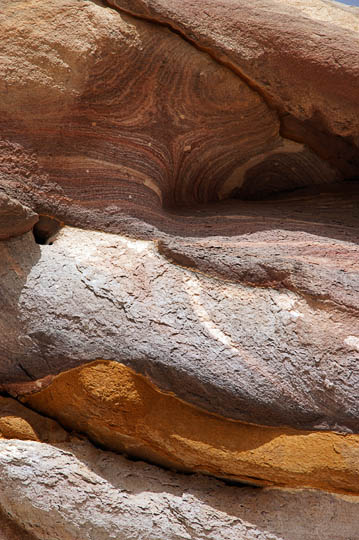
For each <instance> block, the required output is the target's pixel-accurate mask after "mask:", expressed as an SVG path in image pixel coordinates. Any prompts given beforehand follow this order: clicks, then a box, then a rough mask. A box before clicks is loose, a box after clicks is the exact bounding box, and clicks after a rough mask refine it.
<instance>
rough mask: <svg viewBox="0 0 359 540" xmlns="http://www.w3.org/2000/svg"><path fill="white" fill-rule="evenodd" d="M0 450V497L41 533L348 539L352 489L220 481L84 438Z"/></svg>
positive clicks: (77, 538)
mask: <svg viewBox="0 0 359 540" xmlns="http://www.w3.org/2000/svg"><path fill="white" fill-rule="evenodd" d="M0 449H1V451H0V471H1V474H0V486H1V490H0V505H1V506H2V507H4V506H5V507H6V508H7V509H8V512H9V513H10V514H11V515H12V516H13V518H15V519H16V520H18V521H19V522H21V523H22V524H23V525H24V527H25V528H26V530H27V531H31V532H33V533H34V534H35V535H36V537H37V538H39V539H40V540H48V539H49V538H51V539H54V540H55V539H56V540H57V539H58V540H70V539H71V540H95V539H96V540H107V539H111V538H116V539H117V540H122V539H124V540H125V539H126V540H127V539H129V538H136V539H137V540H157V539H158V538H166V540H183V539H186V540H199V539H203V538H206V539H211V540H222V539H223V540H224V539H225V540H232V539H233V540H234V539H235V540H249V539H259V540H302V539H303V538H305V539H306V540H321V539H322V538H331V539H333V540H347V539H348V538H355V536H356V531H357V528H358V525H359V523H358V503H357V499H356V498H355V497H343V498H342V497H339V496H334V495H330V494H324V493H320V492H317V491H296V492H290V491H289V492H286V491H282V490H272V489H270V490H256V489H253V488H233V487H226V486H224V485H223V484H221V483H220V482H218V481H215V480H213V479H211V480H210V479H208V478H205V477H198V476H182V475H176V474H173V473H169V472H165V471H161V470H159V469H157V468H155V467H153V466H150V465H145V464H143V463H133V462H129V461H127V460H126V459H124V458H123V457H121V456H116V455H114V454H111V453H108V452H103V451H99V450H96V449H94V448H91V447H90V446H89V445H88V444H85V443H72V444H62V445H60V446H58V447H54V446H49V445H46V444H39V443H36V442H25V441H19V442H15V441H0ZM4 488H6V489H4ZM333 518H334V519H333Z"/></svg>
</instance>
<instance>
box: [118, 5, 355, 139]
mask: <svg viewBox="0 0 359 540" xmlns="http://www.w3.org/2000/svg"><path fill="white" fill-rule="evenodd" d="M108 3H109V4H111V5H113V6H116V7H118V8H119V10H120V11H122V10H124V11H127V12H129V13H131V14H133V15H136V16H139V17H141V18H144V19H147V20H151V21H153V22H158V23H161V24H164V23H165V24H169V25H170V27H171V28H174V29H176V30H178V31H180V32H181V34H183V36H185V37H186V38H187V39H188V40H190V41H191V42H192V43H194V44H195V45H196V46H198V47H199V48H201V49H204V50H206V51H209V52H210V54H212V55H213V56H214V57H215V58H216V59H218V60H219V61H221V62H223V63H225V64H229V65H230V67H231V68H232V69H233V70H235V71H236V72H237V73H238V74H239V75H240V76H242V77H243V78H245V79H246V80H247V81H248V82H249V83H250V84H253V85H254V86H255V87H256V89H258V90H259V91H260V92H261V93H262V95H263V96H264V97H265V98H266V99H267V100H269V101H270V102H273V103H274V104H275V105H276V106H277V107H279V108H280V109H281V110H282V111H283V112H285V113H289V114H292V115H293V116H295V117H296V118H299V119H301V120H312V121H313V122H314V125H317V126H318V127H320V128H322V129H323V131H326V130H327V129H329V131H330V132H333V133H336V134H339V135H343V136H350V137H353V139H356V138H357V137H358V135H359V131H358V130H359V127H358V119H357V111H358V103H357V95H358V91H359V87H358V77H357V73H358V69H359V60H358V58H359V48H358V47H359V45H358V30H359V17H358V15H357V13H355V12H352V11H349V10H343V9H338V7H337V6H336V5H333V4H332V3H329V2H323V1H322V0H310V1H309V2H301V1H300V0H289V1H287V0H285V1H283V0H274V1H273V0H260V1H259V2H258V1H257V2H255V3H253V2H252V3H248V2H246V1H245V0H224V1H223V2H220V3H213V2H211V0H204V1H203V2H201V4H197V3H194V2H192V1H191V0H184V1H182V0H108ZM324 81H325V88H323V84H324ZM356 141H357V142H358V140H357V139H356Z"/></svg>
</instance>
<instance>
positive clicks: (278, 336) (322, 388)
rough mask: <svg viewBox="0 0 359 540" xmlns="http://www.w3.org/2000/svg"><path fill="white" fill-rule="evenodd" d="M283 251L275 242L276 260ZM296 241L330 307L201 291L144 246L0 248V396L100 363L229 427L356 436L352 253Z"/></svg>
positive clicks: (93, 237) (21, 243)
mask: <svg viewBox="0 0 359 540" xmlns="http://www.w3.org/2000/svg"><path fill="white" fill-rule="evenodd" d="M349 232H350V229H349ZM280 234H281V237H282V238H284V239H285V238H286V235H285V234H284V233H280ZM278 235H279V233H278ZM253 236H254V238H251V237H250V236H249V237H246V240H245V241H247V242H249V245H250V246H251V245H253V248H252V249H257V246H258V240H259V239H260V236H259V235H253ZM264 239H265V241H268V236H267V234H266V235H265V236H264ZM237 240H238V239H237ZM294 240H295V237H294V239H293V236H291V235H290V234H288V235H287V238H286V241H285V240H284V242H283V246H282V249H283V252H285V253H286V252H287V242H293V241H294ZM308 240H309V244H308ZM208 241H209V240H208ZM251 242H252V243H251ZM298 242H299V248H300V249H299V250H298V261H299V262H300V263H301V264H303V268H304V269H305V270H306V271H307V272H308V273H309V275H310V273H312V274H313V275H314V276H317V277H316V279H317V280H318V281H319V276H320V275H321V276H322V279H323V281H324V280H326V273H325V272H327V274H329V276H331V278H332V280H333V281H337V283H336V287H335V288H334V289H333V293H331V294H332V298H333V300H332V302H330V299H331V297H329V300H327V299H326V298H325V285H324V286H322V287H321V288H319V286H318V289H319V290H318V293H317V296H318V299H319V301H315V302H314V301H313V300H312V298H311V297H310V296H309V297H307V296H306V295H301V294H298V293H297V292H292V291H290V290H287V289H286V288H282V287H279V288H278V289H276V288H274V287H268V286H264V287H254V286H249V285H248V284H247V283H245V284H243V283H241V282H239V283H238V282H237V283H236V282H235V281H227V280H222V279H213V278H211V277H208V276H206V275H203V274H201V273H194V272H192V271H190V270H188V269H185V268H182V267H181V266H179V265H176V264H172V263H171V262H170V261H169V260H167V259H166V258H164V257H163V256H161V255H160V254H159V252H158V250H157V249H156V244H155V243H153V242H148V241H146V242H145V241H133V240H129V239H126V238H124V237H120V236H116V235H110V234H103V233H96V232H86V231H80V230H76V229H71V228H67V229H66V228H65V229H63V231H62V233H60V235H59V237H58V239H57V240H56V241H55V242H54V244H53V245H52V246H42V247H40V246H38V245H36V244H35V243H34V241H33V239H32V238H31V236H30V235H29V236H28V237H27V238H25V237H21V238H19V239H14V240H12V241H5V242H3V243H2V244H1V246H0V247H1V249H2V250H3V253H4V255H3V256H2V260H4V261H5V264H3V265H2V270H3V272H4V274H3V276H4V277H3V278H2V280H1V286H2V288H3V289H4V292H2V293H1V295H0V298H1V301H2V305H3V308H2V313H8V315H7V316H6V317H2V319H1V321H2V324H3V325H4V327H5V329H6V330H7V334H5V333H4V335H5V336H6V338H5V340H4V342H2V343H1V350H2V354H1V359H2V361H1V381H2V383H3V384H2V387H3V389H6V388H7V389H9V388H10V386H9V385H11V383H13V384H15V386H16V384H18V383H22V382H23V383H26V382H27V383H28V385H27V386H28V388H29V390H31V389H33V390H35V391H37V390H39V387H40V386H41V384H45V385H46V384H47V382H46V379H45V381H43V382H42V383H40V382H38V383H36V384H35V385H34V383H31V382H30V381H31V380H36V379H40V378H43V377H46V376H48V375H51V374H56V373H59V372H61V371H64V370H68V369H71V368H73V367H75V366H77V365H80V364H83V363H86V362H90V361H92V360H96V359H99V358H100V359H104V360H114V361H117V362H121V363H123V364H125V365H127V366H129V367H132V368H133V369H134V370H135V371H137V372H139V373H143V374H145V375H148V376H149V377H150V378H151V379H152V380H153V381H154V382H155V384H156V385H157V386H158V387H159V388H161V389H163V390H170V391H172V392H174V393H175V394H176V395H177V396H179V397H181V398H182V399H184V400H186V401H188V402H189V403H193V404H196V405H199V406H200V407H202V408H203V409H206V410H209V411H213V412H216V413H219V414H221V415H222V416H226V417H229V418H234V419H239V420H245V421H250V422H254V423H259V424H264V423H265V424H269V425H287V426H288V425H289V426H292V427H296V428H303V427H305V428H314V429H334V430H343V431H351V430H354V431H358V418H359V411H358V394H357V388H358V386H357V383H356V373H357V371H356V369H357V361H358V355H359V350H358V336H359V326H358V317H357V308H356V306H353V305H352V303H351V302H350V300H349V299H348V295H347V293H346V289H345V286H346V285H347V286H348V287H349V288H350V289H351V290H352V291H353V294H355V290H357V289H358V285H357V283H358V281H356V280H358V278H357V274H355V268H356V267H355V264H356V263H355V261H354V259H355V253H356V251H355V250H356V247H355V245H354V244H350V243H348V244H345V243H344V244H342V243H341V242H340V241H336V243H334V239H332V241H331V242H332V243H330V242H324V241H323V242H320V241H318V242H316V243H315V242H314V238H313V237H309V238H308V236H306V235H301V236H299V237H298ZM238 246H239V248H240V246H241V244H240V243H239V245H238ZM305 246H307V249H308V253H309V254H310V253H311V254H312V256H313V257H314V256H316V257H318V255H319V260H317V261H316V262H318V263H319V262H320V263H321V265H322V261H323V259H324V257H326V259H325V260H326V267H325V269H324V270H323V272H321V270H320V268H321V267H319V268H318V271H316V270H315V264H314V261H312V262H310V263H308V261H307V260H306V259H305V257H304V256H303V255H302V253H303V252H302V250H304V251H305ZM331 246H332V247H331ZM333 246H335V247H334V248H333ZM225 247H226V246H225V245H224V248H225ZM271 249H272V248H270V249H269V250H268V253H269V254H270V253H271ZM279 249H281V244H280V243H279V244H278V250H279ZM322 249H323V250H324V257H322V258H321V257H320V255H321V250H322ZM343 249H348V250H349V249H351V250H352V251H349V254H348V258H347V259H346V258H345V259H344V258H343V261H348V264H350V260H353V265H354V266H353V268H352V269H351V273H349V272H348V269H347V268H345V267H344V268H343V275H345V276H346V277H347V281H346V280H345V278H342V279H343V280H342V282H341V278H340V277H338V278H337V280H336V275H337V274H336V272H337V267H338V266H339V273H338V276H340V270H341V264H340V261H341V260H342V259H339V258H338V257H337V256H336V253H337V252H340V250H343ZM223 252H224V256H223V264H225V262H226V256H227V253H228V251H227V250H226V249H224V250H223ZM330 253H332V254H333V256H334V259H333V260H332V259H331V258H330V256H329V255H330ZM350 253H353V255H350ZM199 255H201V252H199ZM283 256H284V255H283ZM287 256H288V255H287ZM349 256H353V259H350V257H349ZM199 258H200V257H199ZM218 259H219V260H221V255H220V253H219V254H218V257H217V260H218ZM204 260H205V259H204ZM248 260H249V261H250V260H251V258H250V257H249V258H248ZM24 261H25V262H24ZM296 261H297V259H294V263H293V264H294V267H295V264H296ZM275 262H276V260H275V258H274V259H273V265H274V267H275ZM256 264H257V262H256V261H254V265H256ZM343 264H344V263H343ZM254 267H255V266H254ZM12 268H15V269H18V273H16V272H14V271H12ZM299 269H300V267H299ZM316 272H317V273H316ZM320 272H321V274H320ZM289 275H290V274H289ZM294 278H295V272H294ZM294 278H293V281H294ZM350 280H352V281H350ZM294 282H295V281H294ZM341 283H342V284H341ZM284 284H285V280H284ZM274 285H275V284H274ZM329 286H330V281H329V282H328V284H327V288H328V289H329ZM9 290H10V291H11V294H10V293H9V292H8V291H9ZM321 290H322V291H323V290H324V292H323V296H324V298H320V291H321ZM164 291H166V294H165V295H164ZM338 291H339V292H338ZM343 299H344V300H343ZM345 302H346V304H348V306H347V305H346V304H345ZM9 321H10V324H8V323H9ZM328 336H330V339H329V340H328ZM25 386H26V385H25ZM13 391H14V392H16V391H17V392H18V393H19V394H21V393H22V392H23V391H25V390H24V389H21V388H18V389H16V387H13ZM278 396H281V399H278Z"/></svg>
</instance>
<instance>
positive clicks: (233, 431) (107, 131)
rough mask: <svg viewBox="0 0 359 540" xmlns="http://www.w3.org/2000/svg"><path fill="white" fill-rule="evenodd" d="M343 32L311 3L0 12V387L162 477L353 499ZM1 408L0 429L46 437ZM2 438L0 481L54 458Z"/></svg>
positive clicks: (66, 517)
mask: <svg viewBox="0 0 359 540" xmlns="http://www.w3.org/2000/svg"><path fill="white" fill-rule="evenodd" d="M110 4H111V6H112V8H110V7H109V5H110ZM321 7H322V8H323V9H320V8H321ZM324 7H325V9H324ZM129 12H130V13H129ZM336 16H337V18H336V21H335V24H334V23H333V20H334V18H335V17H336ZM357 26H358V19H357V17H356V16H355V15H352V14H350V13H349V12H346V11H345V10H344V11H342V10H340V9H339V8H335V7H334V6H333V7H332V6H331V5H330V4H327V3H324V4H323V3H322V2H320V1H319V0H312V1H311V2H310V3H309V4H307V5H306V6H303V5H301V4H299V3H298V2H297V1H296V0H290V2H286V3H285V4H284V3H283V2H281V1H280V0H275V1H273V2H270V3H269V2H268V1H266V0H260V1H259V2H256V3H255V4H253V5H252V4H251V5H247V4H245V3H244V2H243V1H242V0H236V2H234V1H233V0H225V1H224V2H221V3H220V4H216V5H214V4H213V2H209V1H207V0H204V1H203V3H201V6H196V5H194V3H193V2H188V1H187V0H184V1H183V2H178V1H177V0H170V1H168V2H167V0H166V3H165V2H162V0H159V1H158V2H153V1H152V0H134V1H133V2H131V3H129V2H127V1H126V0H111V2H108V3H107V4H104V3H101V2H94V1H85V0H77V1H74V0H57V1H55V0H49V1H46V2H45V1H44V0H26V1H25V2H23V1H20V0H15V1H13V0H12V1H10V0H5V1H4V2H3V7H2V12H1V13H0V28H1V29H2V35H3V36H4V39H3V40H2V41H1V45H0V48H1V54H0V59H1V60H0V89H1V92H2V97H3V99H2V101H1V104H0V110H1V115H0V134H1V135H0V187H1V195H0V260H1V264H0V333H1V340H0V390H1V391H2V392H4V393H6V395H7V396H8V395H10V394H11V395H12V396H15V397H17V398H20V399H21V400H22V401H23V403H26V404H27V405H28V406H31V407H33V408H34V409H36V410H38V411H41V412H42V413H43V414H45V415H50V416H52V417H54V418H57V419H58V420H59V421H61V422H62V423H63V425H64V426H66V427H67V429H69V430H72V429H75V430H77V431H80V432H81V433H83V434H84V435H86V436H88V437H89V438H91V440H93V441H94V442H96V443H97V444H100V445H102V446H105V447H108V448H112V449H113V450H116V451H124V452H127V453H129V454H131V455H134V456H137V457H140V458H146V459H148V460H151V461H154V462H157V463H160V464H162V465H166V466H171V467H174V468H176V469H179V470H185V471H201V472H206V473H210V474H212V475H217V476H221V477H224V478H229V479H232V480H233V479H234V480H236V481H237V480H240V481H243V480H244V481H246V482H253V483H256V484H259V485H281V486H287V487H288V486H289V487H296V488H298V487H301V486H306V487H307V486H311V487H315V488H320V489H326V490H332V491H338V492H346V493H357V491H358V488H357V486H358V474H359V472H358V466H357V463H358V459H357V458H358V456H357V444H358V440H357V439H358V435H357V434H358V433H359V423H358V419H359V408H358V407H359V405H358V403H359V401H358V371H357V363H358V359H359V324H358V300H359V275H358V262H357V261H358V241H359V233H358V231H359V215H358V199H359V191H358V184H357V183H356V182H352V183H349V182H343V180H344V179H347V180H349V179H351V180H355V179H356V178H357V177H358V174H359V173H358V171H359V157H358V156H359V154H358V131H357V123H356V122H357V117H358V111H359V109H358V103H357V99H356V96H357V83H358V73H359V66H358V58H359V55H358V54H357V52H358V51H357V33H356V32H357V29H358V28H357ZM343 27H344V28H346V29H347V30H348V31H347V34H346V33H345V32H344V31H343ZM324 80H325V81H326V84H327V92H326V93H324V92H323V81H324ZM293 81H295V82H296V84H293ZM344 97H345V99H344ZM294 188H296V191H295V192H293V193H292V194H291V195H290V194H288V193H287V194H286V195H285V194H282V195H281V194H280V192H282V191H291V190H293V189H294ZM299 188H300V189H299ZM229 196H231V197H236V198H237V200H231V201H227V200H225V199H226V198H227V197H229ZM268 197H269V198H268ZM263 198H265V200H261V199H263ZM220 200H221V201H220ZM210 202H213V204H209V203H210ZM63 225H67V226H66V227H65V228H64V229H63V230H61V231H60V232H57V231H58V229H59V228H60V227H62V226H63ZM68 225H72V226H74V227H73V228H71V227H68ZM33 227H34V231H33V233H32V232H31V229H32V228H33ZM81 228H82V229H81ZM93 229H97V231H94V230H93ZM109 233H111V234H109ZM35 240H36V241H35ZM46 243H48V244H50V243H51V244H53V245H39V244H46ZM102 380H104V381H106V384H105V385H103V384H102V383H101V381H102ZM7 399H8V398H5V397H4V398H1V399H0V401H1V403H0V406H1V407H2V409H3V417H2V418H1V421H0V433H1V434H2V435H3V436H4V437H12V438H15V437H17V438H28V439H33V440H34V441H44V440H46V433H45V434H44V433H43V432H41V429H40V428H39V429H38V430H37V429H35V428H34V424H33V423H34V422H35V423H36V421H35V417H33V416H32V415H30V413H29V417H27V418H23V417H22V413H21V412H20V410H19V409H18V408H15V409H16V411H15V413H14V418H13V419H10V416H11V415H10V414H9V411H8V410H7V407H8V403H9V402H7V401H6V402H5V401H3V400H7ZM11 406H12V407H13V406H14V404H13V403H12V404H11ZM20 409H21V407H20ZM34 414H35V413H34ZM17 415H19V417H21V421H20V420H19V421H18V420H17V419H16V418H17ZM143 418H147V420H148V423H147V425H146V424H145V423H144V422H143ZM48 422H49V424H47V427H46V430H47V429H49V430H50V425H52V426H53V427H54V424H53V423H51V421H50V420H48ZM46 430H45V431H46ZM54 430H55V433H54V440H53V442H54V444H55V443H56V444H57V443H58V441H57V437H60V438H61V437H62V436H63V433H62V432H61V433H57V431H56V429H55V428H54ZM0 444H1V446H2V448H3V449H4V452H6V448H10V457H9V460H8V461H7V458H6V456H5V458H4V460H3V462H2V463H3V471H4V475H5V476H4V478H5V479H6V478H10V477H11V474H12V473H11V468H12V466H13V458H12V454H11V452H13V451H14V452H15V454H16V452H20V453H21V452H23V455H26V456H27V457H26V459H29V460H32V457H31V452H32V451H34V452H37V449H38V448H40V449H41V450H40V452H41V453H42V452H44V453H45V454H46V452H49V454H50V461H51V460H52V459H55V460H56V459H57V458H59V459H60V460H61V459H62V457H63V454H61V452H60V454H59V453H57V451H56V450H54V448H52V447H46V446H41V445H40V446H38V445H37V444H35V445H31V443H27V444H22V443H18V444H17V446H16V443H14V445H13V446H11V445H12V444H13V443H5V442H4V441H0ZM70 449H71V448H70ZM27 452H29V453H27ZM61 456H62V457H61ZM1 457H3V456H1V455H0V459H1ZM43 457H44V463H46V459H45V458H46V455H44V456H43ZM16 459H17V458H16ZM19 459H20V458H19ZM66 459H67V458H65V462H64V464H65V465H66ZM118 459H120V458H118ZM20 461H21V459H20ZM70 462H71V463H70ZM67 465H68V466H69V467H70V468H71V467H75V469H76V471H77V470H78V467H79V465H78V464H77V463H75V464H74V460H73V458H70V459H69V463H67ZM30 469H31V467H30ZM41 471H42V472H41V475H40V476H42V477H43V478H46V473H45V471H44V469H41ZM10 473H11V474H10ZM21 474H22V473H21ZM21 474H20V477H19V478H20V479H19V483H21V482H22V481H23V477H22V476H21ZM9 475H10V476H9ZM90 476H91V475H90ZM0 478H1V476H0ZM3 481H6V480H3ZM51 481H52V480H51ZM51 481H50V483H51ZM53 481H54V482H55V485H57V483H58V478H57V477H56V474H55V478H54V479H53ZM96 482H97V480H96ZM86 483H87V480H86ZM90 483H91V482H90ZM40 484H41V482H40ZM14 485H15V486H16V485H17V482H14ZM36 485H37V484H36ZM101 486H102V487H101ZM102 488H103V489H104V490H108V489H109V486H108V482H106V483H105V484H104V485H102V484H101V482H100V489H99V491H96V489H95V491H94V493H95V495H96V496H98V497H100V496H101V494H102V493H103V492H102ZM27 489H28V488H26V487H24V488H23V497H24V498H23V502H24V505H25V507H26V508H29V506H28V505H29V502H28V501H29V499H31V496H32V495H33V494H34V492H33V491H31V489H30V488H29V490H27ZM81 489H82V488H81ZM42 490H43V488H42V487H41V485H40V487H39V488H36V493H37V495H38V496H39V498H40V499H41V500H42V497H43V494H44V492H43V491H42ZM76 493H77V492H76ZM72 496H73V497H74V496H75V495H74V494H72ZM114 496H115V499H116V501H117V503H116V504H119V503H118V500H121V501H122V498H121V497H120V499H117V498H116V497H117V494H115V495H114ZM2 497H3V498H2V499H1V501H2V502H1V504H2V506H3V507H4V508H12V512H13V515H14V516H17V519H23V520H24V523H26V524H27V528H28V529H30V528H31V527H30V525H29V523H30V521H28V518H26V516H25V517H24V514H23V513H22V510H21V509H19V508H20V507H18V506H17V504H16V501H15V502H14V503H13V502H11V500H10V499H9V498H7V495H6V494H5V495H2ZM44 497H45V498H44V499H43V500H44V501H45V502H44V508H47V507H48V504H49V503H48V501H49V500H52V501H54V503H56V504H58V501H59V500H61V497H60V499H58V498H57V495H56V496H55V498H54V499H51V498H50V499H48V494H47V493H46V496H44ZM72 504H73V503H72ZM86 504H88V506H86V511H90V512H91V511H92V510H91V508H92V507H91V504H90V503H86ZM161 504H162V502H161ZM30 507H31V506H30ZM40 507H41V505H40ZM160 508H162V506H161V505H160ZM76 511H77V510H76ZM38 512H39V513H38V518H39V523H41V525H39V526H38V528H37V530H36V534H37V535H38V537H39V538H43V537H46V535H48V534H50V535H52V534H53V533H52V529H51V524H50V523H49V521H48V519H49V517H48V516H46V515H45V513H44V511H43V510H38ZM72 512H74V510H71V511H70V510H69V508H68V507H66V508H65V510H64V511H62V510H61V511H59V513H58V514H56V516H57V518H58V519H59V520H60V522H61V523H62V525H63V527H64V531H66V534H67V535H68V537H69V538H72V537H75V538H76V535H81V534H82V535H83V536H84V534H87V532H86V533H84V532H83V529H82V528H81V526H80V525H77V524H75V523H77V521H76V520H77V519H79V520H80V522H81V519H82V516H83V515H82V514H81V511H80V514H76V512H75V514H74V513H72ZM136 512H137V513H140V514H141V512H140V511H139V510H138V508H137V507H136ZM21 516H22V517H21ZM71 516H72V519H73V524H72V525H70V524H69V523H70V521H71V519H70V517H71ZM96 516H97V517H98V515H97V514H96ZM97 517H96V519H95V518H94V524H93V527H94V528H95V531H97V530H99V529H100V528H101V527H102V529H103V530H105V532H103V534H104V538H107V537H108V534H109V533H108V532H107V530H108V529H107V527H108V525H107V524H106V523H105V524H104V522H103V521H101V519H102V518H101V519H100V518H98V519H99V521H98V522H97V521H96V520H97ZM106 519H107V518H106ZM183 519H187V518H181V519H179V520H177V521H176V520H175V524H176V526H177V525H178V527H179V530H181V531H182V532H181V533H178V534H183V530H182V529H181V526H180V525H179V523H182V522H183ZM181 520H182V521H181ZM95 522H96V523H95ZM120 523H121V521H120V522H119V524H120ZM230 523H231V525H233V521H231V520H230ZM119 526H120V525H119ZM126 526H127V525H126ZM41 527H42V528H41ZM71 527H72V528H71ZM241 527H242V525H240V527H239V530H238V531H239V534H242V528H241ZM204 528H205V524H204V523H203V522H202V521H201V522H200V525H199V530H201V531H203V530H204ZM222 529H223V527H222V524H221V530H222ZM129 530H130V531H132V532H131V534H132V533H133V534H135V533H134V532H133V529H129ZM144 530H145V531H146V530H147V529H146V527H145V528H144ZM154 530H156V533H155V534H157V535H158V534H164V533H163V530H166V528H165V529H163V528H161V526H159V528H157V529H156V528H155V529H154ZM49 531H50V533H49ZM158 531H160V532H158ZM213 531H214V532H213V537H216V538H219V537H220V536H215V534H217V532H216V531H217V529H216V528H215V527H214V528H213ZM243 531H244V532H243V534H245V530H244V529H243ZM147 532H148V530H147ZM61 534H63V533H61ZM71 534H72V535H73V536H72V537H71ZM96 534H97V533H96ZM143 534H147V533H143ZM151 534H152V533H151ZM186 534H188V537H189V538H191V537H195V538H196V537H197V536H198V535H199V534H202V532H201V533H198V532H197V531H195V532H193V531H190V532H187V529H186ZM191 534H192V536H191ZM211 534H212V533H211ZM221 534H222V533H221ZM226 534H227V532H226V530H225V531H224V533H223V535H224V536H223V538H226V536H225V535H226ZM253 534H254V533H253ZM275 534H277V533H275ZM278 534H282V533H281V532H278ZM335 534H338V535H339V536H338V538H341V537H340V534H341V533H335ZM41 535H42V536H41ZM44 535H45V536H44ZM196 535H197V536H196ZM231 535H232V533H231V532H228V535H227V537H228V538H231ZM83 536H82V537H83ZM55 537H56V536H54V538H55ZM65 537H66V536H65ZM208 537H210V536H208ZM62 538H63V537H62ZM174 538H175V536H174Z"/></svg>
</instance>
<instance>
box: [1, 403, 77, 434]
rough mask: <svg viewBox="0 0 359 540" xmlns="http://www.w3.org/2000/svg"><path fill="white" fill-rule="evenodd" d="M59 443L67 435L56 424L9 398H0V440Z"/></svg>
mask: <svg viewBox="0 0 359 540" xmlns="http://www.w3.org/2000/svg"><path fill="white" fill-rule="evenodd" d="M2 438H3V439H22V440H27V441H38V442H49V443H59V442H65V441H67V440H69V435H68V434H67V433H66V431H64V430H63V429H62V428H61V427H60V426H59V425H58V424H57V423H56V422H54V421H53V420H50V419H49V418H44V417H42V416H40V415H39V414H37V413H35V412H33V411H31V410H29V409H27V408H26V407H24V406H23V405H21V404H20V403H18V402H17V401H15V400H14V399H11V398H3V397H0V439H2Z"/></svg>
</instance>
